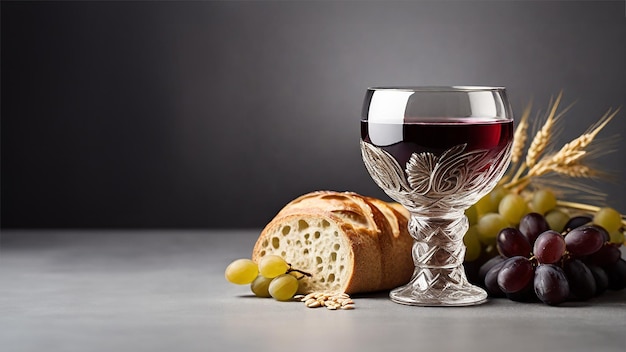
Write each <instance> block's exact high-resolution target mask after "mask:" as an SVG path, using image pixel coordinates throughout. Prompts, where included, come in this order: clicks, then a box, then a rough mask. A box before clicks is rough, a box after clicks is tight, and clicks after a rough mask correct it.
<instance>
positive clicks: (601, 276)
mask: <svg viewBox="0 0 626 352" xmlns="http://www.w3.org/2000/svg"><path fill="white" fill-rule="evenodd" d="M587 267H588V268H589V271H591V274H592V275H593V279H594V280H595V281H596V293H595V295H596V296H598V295H600V294H602V293H603V292H604V291H606V289H607V288H609V277H608V276H607V275H606V271H604V269H602V268H601V267H599V266H596V265H587Z"/></svg>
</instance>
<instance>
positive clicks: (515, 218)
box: [498, 193, 526, 224]
mask: <svg viewBox="0 0 626 352" xmlns="http://www.w3.org/2000/svg"><path fill="white" fill-rule="evenodd" d="M498 213H500V215H502V216H503V217H504V218H505V219H506V221H508V222H509V223H511V224H519V221H520V219H521V218H522V216H524V214H526V201H524V198H522V196H520V195H519V194H515V193H509V194H507V195H506V196H504V198H502V200H501V201H500V204H499V205H498Z"/></svg>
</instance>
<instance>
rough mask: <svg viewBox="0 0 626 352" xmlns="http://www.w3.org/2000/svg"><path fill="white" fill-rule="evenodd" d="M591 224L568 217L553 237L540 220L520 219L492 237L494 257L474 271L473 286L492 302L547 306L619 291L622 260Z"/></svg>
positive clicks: (625, 268) (623, 281)
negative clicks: (480, 288) (501, 300)
mask: <svg viewBox="0 0 626 352" xmlns="http://www.w3.org/2000/svg"><path fill="white" fill-rule="evenodd" d="M591 221H592V219H591V218H589V217H584V216H580V217H574V218H572V219H570V220H569V222H568V223H567V224H566V225H565V228H564V229H563V231H562V232H557V231H554V230H551V229H550V226H549V225H548V222H547V221H546V219H545V218H544V216H543V215H541V214H538V213H528V214H526V215H525V216H524V217H523V218H522V219H521V220H520V223H519V226H517V227H507V228H504V229H502V230H501V231H500V232H499V233H498V236H497V238H496V245H497V250H498V253H499V254H498V255H496V256H494V257H492V258H491V259H489V260H488V261H486V262H484V264H482V265H481V266H480V269H479V270H478V273H477V277H476V280H477V281H478V282H477V283H478V284H480V285H481V286H483V287H484V288H485V289H486V290H487V292H488V293H489V295H490V296H492V297H507V298H509V299H511V300H514V301H523V302H532V301H541V302H544V303H546V304H549V305H558V304H560V303H563V302H565V301H569V300H578V301H584V300H588V299H590V298H592V297H594V296H597V295H599V294H601V293H603V292H604V291H605V290H607V289H611V290H621V289H623V288H625V287H626V261H624V259H622V258H621V251H620V249H619V245H616V244H614V243H611V242H610V237H609V234H608V232H607V231H606V230H605V229H604V228H602V227H601V226H599V225H595V224H593V223H592V222H591Z"/></svg>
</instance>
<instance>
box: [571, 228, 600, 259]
mask: <svg viewBox="0 0 626 352" xmlns="http://www.w3.org/2000/svg"><path fill="white" fill-rule="evenodd" d="M602 231H603V230H602V229H600V228H598V227H597V226H595V225H590V226H580V227H577V228H575V229H573V230H572V231H570V232H568V233H567V235H565V245H566V247H567V250H568V251H569V252H570V253H571V254H573V255H575V256H579V257H580V256H585V255H589V254H592V253H595V252H597V251H598V250H599V249H600V248H602V245H603V244H604V235H603V233H602Z"/></svg>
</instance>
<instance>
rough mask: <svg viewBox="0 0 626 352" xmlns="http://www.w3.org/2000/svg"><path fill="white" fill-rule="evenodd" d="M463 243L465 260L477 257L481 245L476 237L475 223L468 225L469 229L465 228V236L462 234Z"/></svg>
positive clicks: (468, 260)
mask: <svg viewBox="0 0 626 352" xmlns="http://www.w3.org/2000/svg"><path fill="white" fill-rule="evenodd" d="M463 243H464V244H465V261H467V262H471V261H474V260H476V259H478V257H479V256H480V252H481V250H482V246H481V245H480V240H479V239H478V229H477V228H476V225H474V226H470V227H469V229H467V232H466V233H465V236H463Z"/></svg>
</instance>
